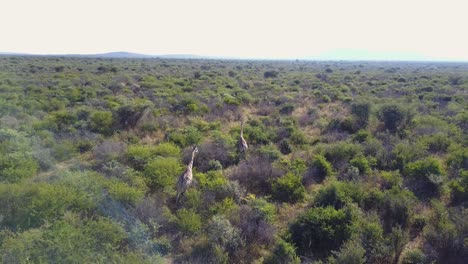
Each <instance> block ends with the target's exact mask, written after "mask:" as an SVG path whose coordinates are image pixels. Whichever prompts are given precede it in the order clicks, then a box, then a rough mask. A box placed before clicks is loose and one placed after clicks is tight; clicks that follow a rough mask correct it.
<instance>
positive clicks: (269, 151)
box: [260, 145, 281, 161]
mask: <svg viewBox="0 0 468 264" xmlns="http://www.w3.org/2000/svg"><path fill="white" fill-rule="evenodd" d="M260 153H261V154H262V155H264V156H265V157H267V158H268V159H269V160H270V161H275V160H277V159H279V157H280V156H281V153H280V152H279V151H278V149H276V147H275V146H274V145H267V146H262V147H261V148H260Z"/></svg>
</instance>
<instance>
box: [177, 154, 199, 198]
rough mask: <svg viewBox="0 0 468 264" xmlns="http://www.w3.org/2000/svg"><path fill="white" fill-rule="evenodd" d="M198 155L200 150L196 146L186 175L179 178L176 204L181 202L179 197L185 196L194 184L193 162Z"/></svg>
mask: <svg viewBox="0 0 468 264" xmlns="http://www.w3.org/2000/svg"><path fill="white" fill-rule="evenodd" d="M196 153H198V148H197V147H196V146H195V147H194V148H193V150H192V159H191V160H190V162H189V164H188V165H187V168H186V169H185V171H184V173H182V174H181V175H180V176H179V180H178V181H177V197H176V203H177V202H178V201H179V196H181V195H184V194H185V191H187V189H188V187H189V186H190V184H192V179H193V174H192V168H193V160H194V158H195V154H196Z"/></svg>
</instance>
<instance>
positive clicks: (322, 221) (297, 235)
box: [289, 207, 352, 257]
mask: <svg viewBox="0 0 468 264" xmlns="http://www.w3.org/2000/svg"><path fill="white" fill-rule="evenodd" d="M351 223H352V216H351V215H350V213H349V212H348V211H347V210H346V209H340V210H336V209H335V208H333V207H325V208H323V207H317V208H311V209H308V210H307V211H306V212H305V213H303V214H302V215H300V216H299V217H298V218H297V220H296V221H295V222H294V223H293V224H292V225H291V227H290V229H289V230H290V232H291V239H292V242H293V243H294V245H295V246H296V247H297V251H298V253H299V254H300V255H313V256H322V257H324V256H327V255H329V254H330V252H331V250H336V249H338V248H339V247H340V246H341V245H342V243H343V242H344V241H346V240H347V239H349V238H350V236H351V234H352V231H351Z"/></svg>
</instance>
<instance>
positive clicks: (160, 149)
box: [125, 142, 180, 170]
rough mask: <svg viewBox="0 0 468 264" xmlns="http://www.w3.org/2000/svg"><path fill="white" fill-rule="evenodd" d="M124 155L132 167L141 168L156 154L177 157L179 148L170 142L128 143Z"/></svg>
mask: <svg viewBox="0 0 468 264" xmlns="http://www.w3.org/2000/svg"><path fill="white" fill-rule="evenodd" d="M125 156H126V158H127V160H128V162H129V163H130V165H131V166H132V167H133V168H135V169H137V170H143V168H144V167H145V165H146V164H147V163H148V162H149V161H151V160H152V159H154V158H156V157H157V156H161V157H173V158H179V157H180V148H179V147H177V146H176V145H174V144H173V143H170V142H164V143H161V144H159V145H156V146H153V145H130V146H129V147H128V149H127V153H126V154H125Z"/></svg>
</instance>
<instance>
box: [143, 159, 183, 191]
mask: <svg viewBox="0 0 468 264" xmlns="http://www.w3.org/2000/svg"><path fill="white" fill-rule="evenodd" d="M180 173H182V166H181V165H180V163H179V161H178V160H177V159H176V158H172V157H168V158H165V157H156V158H155V159H154V160H152V161H150V162H149V163H148V164H147V165H146V166H145V169H144V172H143V176H144V177H145V179H146V182H147V184H148V187H149V188H150V189H152V190H155V189H165V190H169V189H172V188H174V186H175V184H176V182H177V177H178V176H179V174H180Z"/></svg>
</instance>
